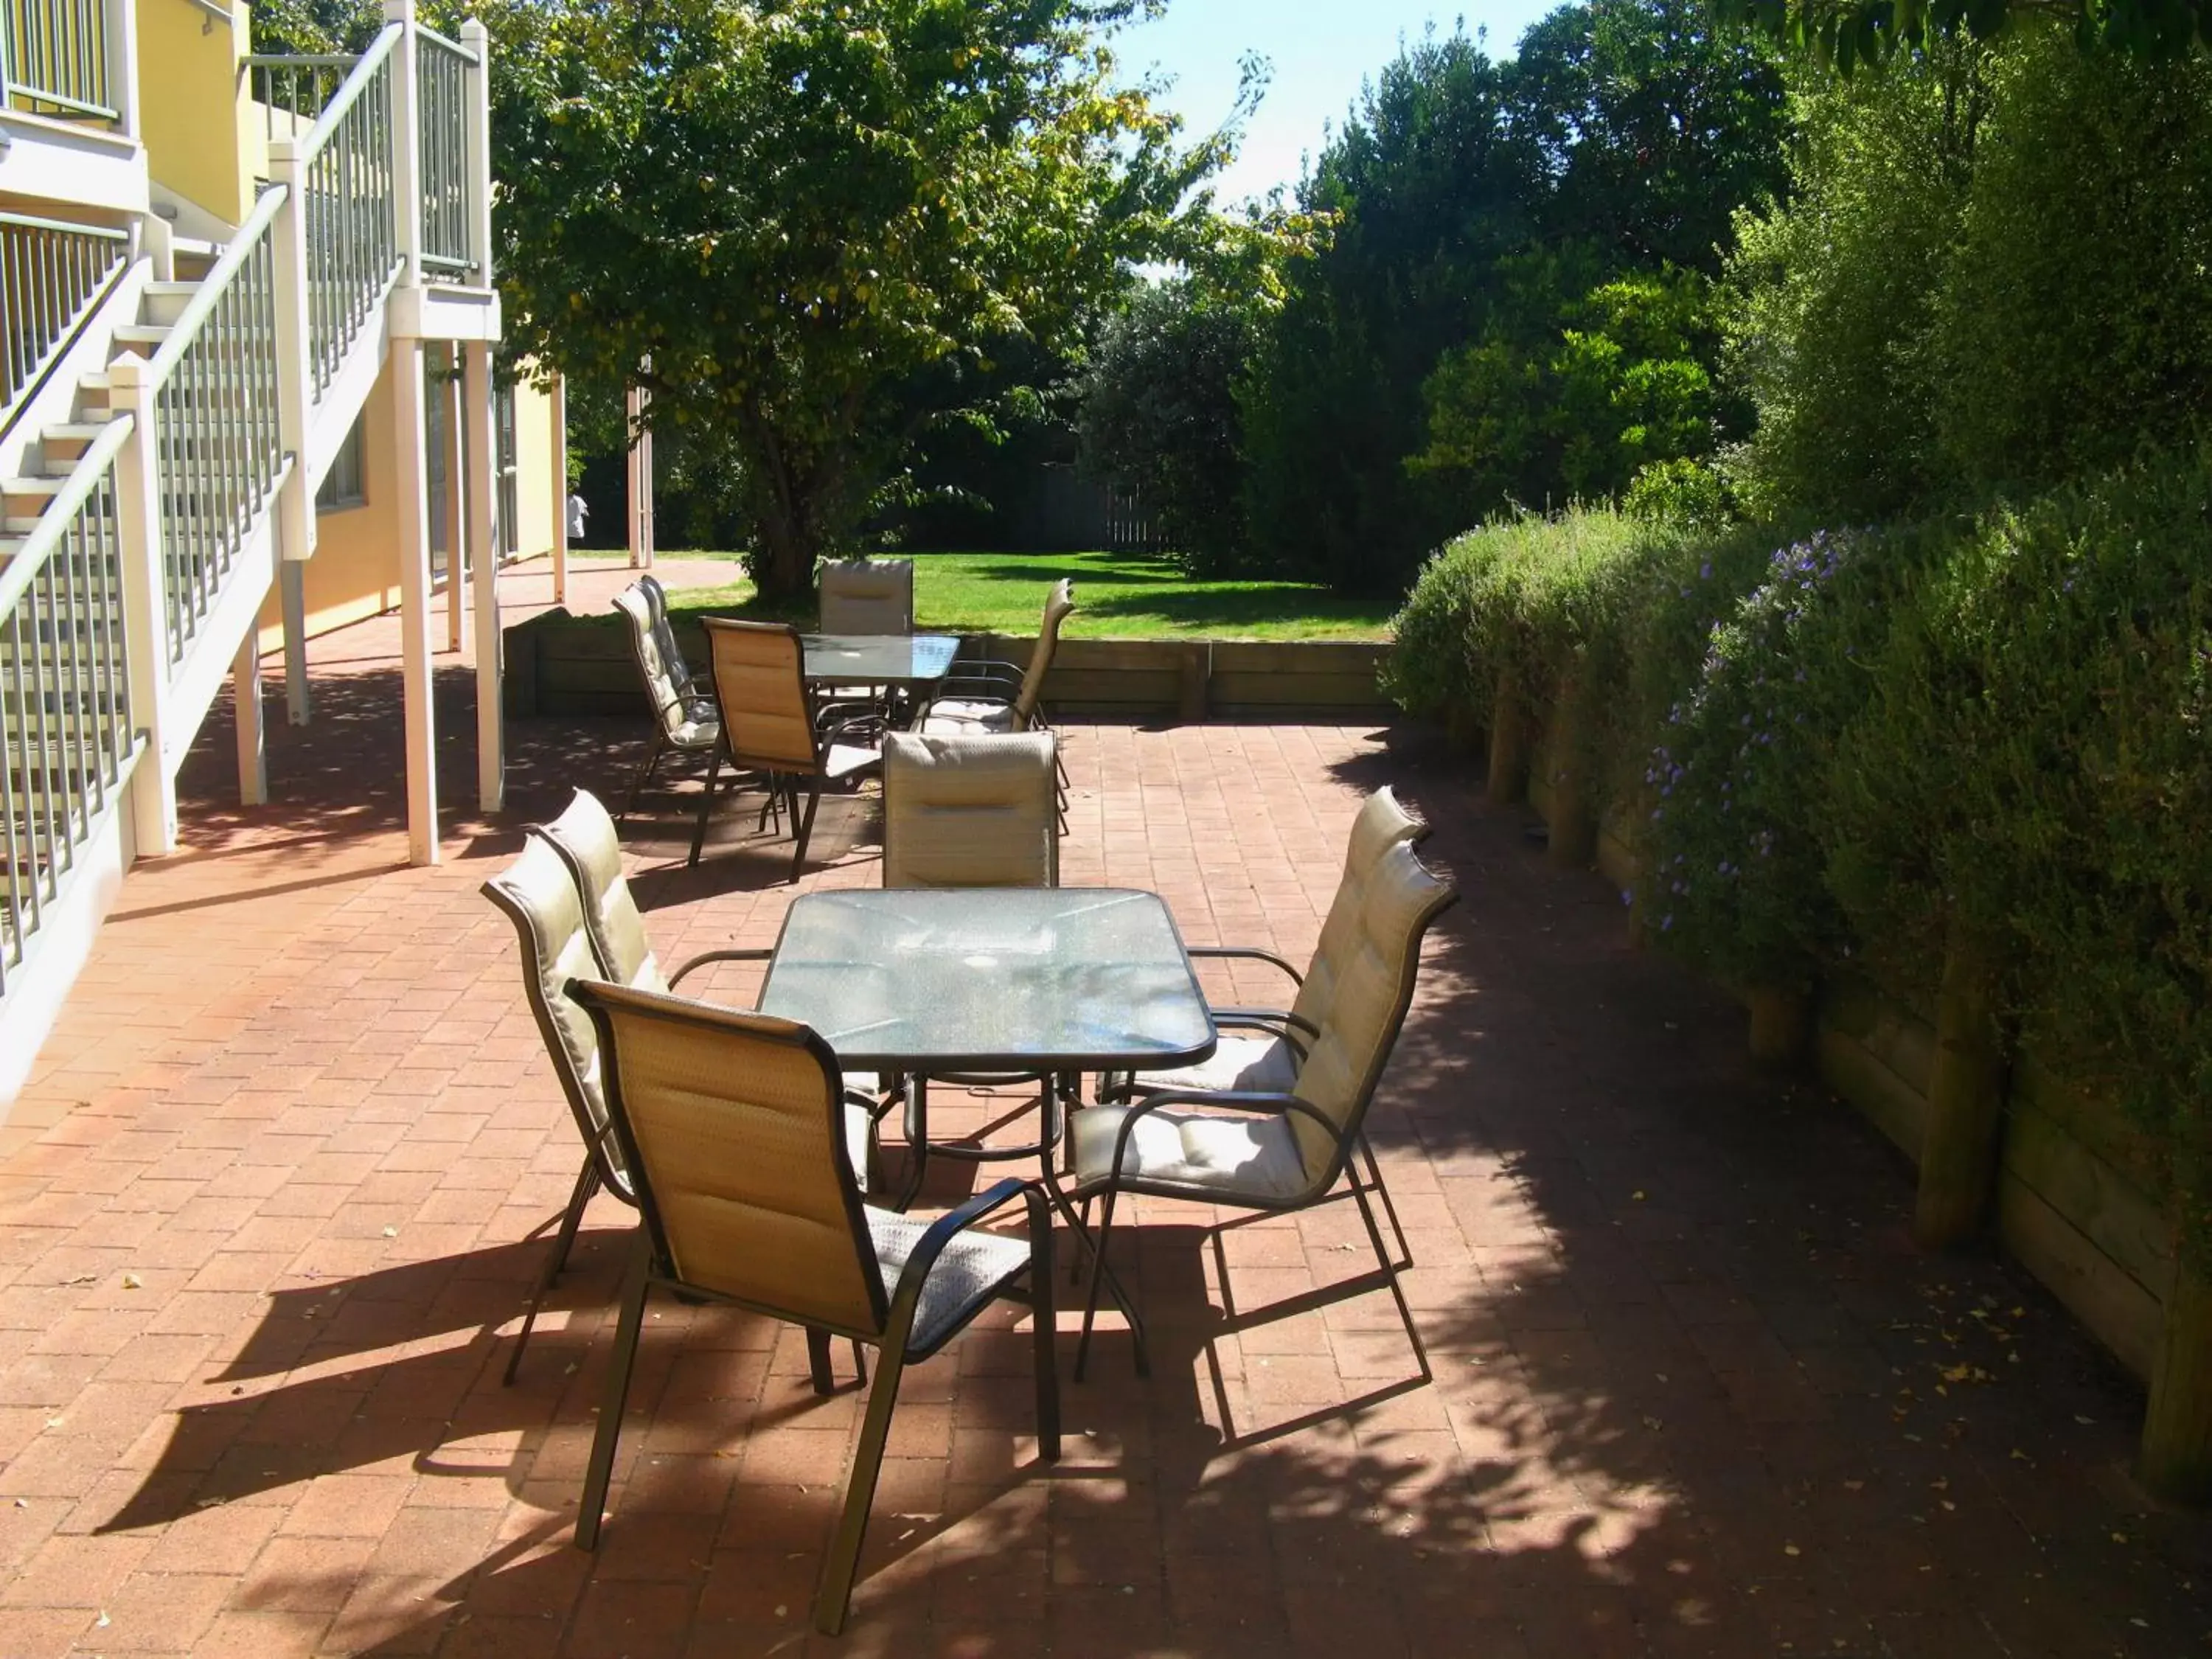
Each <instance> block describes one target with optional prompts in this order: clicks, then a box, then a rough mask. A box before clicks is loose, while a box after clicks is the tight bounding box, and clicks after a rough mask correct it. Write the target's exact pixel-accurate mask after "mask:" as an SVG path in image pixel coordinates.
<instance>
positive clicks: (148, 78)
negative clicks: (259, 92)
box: [138, 0, 264, 225]
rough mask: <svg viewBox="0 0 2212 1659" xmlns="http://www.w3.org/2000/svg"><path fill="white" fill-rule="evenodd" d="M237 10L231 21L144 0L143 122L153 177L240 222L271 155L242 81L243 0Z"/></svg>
mask: <svg viewBox="0 0 2212 1659" xmlns="http://www.w3.org/2000/svg"><path fill="white" fill-rule="evenodd" d="M231 12H232V21H231V22H230V23H229V24H228V26H225V25H224V24H222V23H220V22H217V21H216V20H215V19H214V18H212V17H210V15H208V14H207V13H206V12H204V11H202V10H201V9H199V8H198V7H197V6H189V5H184V4H180V3H179V0H138V64H139V68H138V123H139V132H140V136H141V138H142V139H143V143H145V146H146V167H147V172H148V174H149V176H150V177H151V178H152V179H153V181H154V182H155V184H157V185H162V186H163V187H165V188H167V189H168V190H173V191H175V192H176V193H177V194H178V195H179V196H181V197H184V198H185V200H186V201H188V202H192V203H195V204H197V205H199V206H200V207H203V208H205V209H206V210H208V211H209V212H210V213H212V214H213V215H215V216H216V218H218V219H221V220H222V221H223V222H225V223H227V224H233V225H235V224H238V223H240V222H243V221H244V219H245V218H246V215H247V214H248V213H250V212H251V211H252V205H253V197H252V191H253V179H254V176H255V174H256V173H258V172H259V171H260V170H261V168H262V167H263V166H264V161H263V150H262V146H261V143H260V138H261V132H260V128H259V126H258V125H257V116H258V111H257V110H256V107H255V106H254V105H253V103H252V100H249V99H248V98H247V97H246V95H245V89H244V88H243V86H242V84H241V81H240V70H241V64H240V60H241V59H243V58H245V56H246V52H248V50H250V48H249V46H248V45H247V42H248V40H249V39H250V38H251V37H250V26H249V22H248V18H247V8H246V4H245V3H244V0H231ZM203 24H211V25H212V26H213V27H210V28H208V29H207V30H206V32H205V33H202V30H201V26H202V25H203Z"/></svg>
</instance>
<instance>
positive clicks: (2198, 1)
mask: <svg viewBox="0 0 2212 1659" xmlns="http://www.w3.org/2000/svg"><path fill="white" fill-rule="evenodd" d="M1718 9H1719V11H1720V13H1721V15H1723V16H1726V17H1731V18H1735V19H1738V20H1741V21H1748V22H1751V23H1753V24H1754V25H1756V26H1757V27H1759V29H1760V30H1761V31H1762V32H1763V33H1765V34H1767V35H1768V36H1770V37H1771V38H1772V39H1774V40H1778V41H1781V42H1783V43H1784V44H1786V45H1787V46H1790V47H1791V48H1792V49H1793V50H1795V51H1797V52H1802V53H1805V54H1807V55H1808V56H1810V57H1811V58H1814V59H1815V60H1816V61H1817V62H1819V63H1820V64H1824V65H1826V64H1833V65H1834V66H1835V67H1836V68H1837V69H1838V70H1841V71H1842V72H1843V73H1844V75H1846V76H1848V75H1850V73H1851V71H1852V70H1854V69H1855V68H1856V67H1857V65H1859V64H1884V63H1887V61H1889V59H1890V58H1892V57H1893V56H1894V55H1895V54H1896V53H1898V52H1900V51H1904V52H1919V51H1922V50H1924V49H1925V48H1927V47H1929V46H1934V45H1936V43H1938V42H1940V41H1947V40H1953V41H1955V40H1964V39H1967V38H1969V37H1971V38H1973V39H1977V40H1984V41H1987V40H1996V39H1997V38H1998V37H1999V36H2000V35H2002V34H2005V33H2008V32H2010V31H2011V30H2013V29H2015V28H2016V27H2022V26H2024V25H2025V26H2028V27H2043V26H2045V25H2048V24H2051V23H2054V22H2056V23H2060V24H2063V25H2065V26H2067V27H2068V28H2069V31H2070V33H2072V34H2073V36H2074V38H2075V40H2076V41H2077V42H2078V43H2079V44H2080V45H2081V46H2084V47H2091V48H2099V49H2106V50H2113V51H2118V52H2126V53H2129V54H2130V55H2134V56H2139V57H2162V58H2170V57H2172V56H2174V55H2175V54H2177V53H2179V52H2181V51H2183V50H2184V49H2185V48H2186V47H2188V46H2192V45H2194V46H2204V45H2207V44H2212V3H2208V0H1720V3H1719V7H1718Z"/></svg>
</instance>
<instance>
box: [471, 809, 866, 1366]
mask: <svg viewBox="0 0 2212 1659" xmlns="http://www.w3.org/2000/svg"><path fill="white" fill-rule="evenodd" d="M526 833H527V835H528V837H529V839H528V840H526V842H524V844H523V848H522V854H521V856H520V857H519V858H517V859H516V860H515V861H514V862H513V864H512V865H510V866H507V869H506V870H504V871H502V872H501V873H500V874H498V875H496V876H494V877H493V878H491V879H490V880H489V881H487V882H486V883H485V884H483V893H484V896H485V897H487V898H489V900H490V901H491V902H493V903H494V904H495V905H496V906H498V907H499V908H500V909H501V911H503V912H505V913H506V915H507V918H508V920H510V921H513V923H514V927H515V933H516V934H517V936H518V938H519V940H520V945H521V951H522V970H523V988H524V992H525V994H526V996H527V997H528V999H529V1001H530V1011H531V1012H532V1015H534V1016H535V1017H536V1018H537V1021H538V1033H539V1035H540V1036H542V1037H543V1038H544V1042H545V1052H546V1054H547V1057H548V1058H549V1059H550V1060H552V1062H553V1071H554V1074H555V1076H556V1077H557V1078H558V1079H560V1083H561V1089H562V1094H563V1095H564V1096H566V1097H567V1098H568V1109H569V1112H570V1114H571V1115H573V1116H574V1119H575V1122H576V1129H577V1133H579V1134H580V1136H581V1137H582V1138H583V1141H584V1164H583V1168H582V1169H581V1170H580V1171H579V1172H578V1174H577V1176H576V1184H575V1186H574V1188H573V1189H571V1191H570V1193H569V1195H568V1208H567V1209H566V1210H565V1211H563V1212H562V1218H561V1229H560V1231H559V1233H558V1235H557V1236H556V1239H555V1241H554V1246H553V1250H552V1253H551V1255H550V1256H549V1257H548V1258H547V1261H546V1265H545V1269H544V1274H543V1276H542V1277H541V1278H540V1279H539V1280H538V1285H537V1287H536V1289H535V1290H534V1291H532V1293H531V1298H530V1305H529V1308H528V1310H527V1311H526V1313H525V1314H524V1316H523V1321H522V1328H521V1331H520V1334H518V1335H517V1337H516V1339H515V1344H514V1352H513V1353H511V1354H510V1355H508V1356H507V1374H506V1375H507V1381H508V1382H509V1383H512V1382H513V1380H514V1376H515V1372H516V1370H517V1369H518V1368H519V1367H520V1365H521V1364H522V1354H523V1351H524V1349H526V1347H528V1346H529V1344H530V1335H531V1332H532V1329H533V1328H535V1327H536V1325H537V1322H538V1312H539V1310H540V1309H541V1307H542V1306H543V1304H544V1298H545V1295H546V1292H547V1291H550V1289H551V1288H552V1286H553V1284H554V1281H555V1280H556V1279H558V1278H559V1277H560V1274H561V1270H562V1267H565V1266H566V1265H567V1263H568V1253H569V1250H570V1249H571V1247H572V1246H573V1245H574V1242H575V1237H576V1229H577V1227H578V1225H580V1223H581V1221H582V1219H583V1215H584V1210H585V1208H586V1206H587V1205H589V1204H590V1202H591V1200H592V1194H594V1193H596V1192H598V1191H599V1189H600V1188H603V1187H604V1188H605V1189H606V1190H607V1191H609V1192H611V1193H612V1194H614V1195H615V1196H616V1197H617V1198H618V1199H620V1200H622V1201H623V1203H625V1204H634V1203H635V1202H636V1200H635V1197H634V1196H633V1195H632V1193H631V1190H630V1184H629V1175H628V1173H627V1172H626V1171H625V1170H624V1169H623V1164H622V1155H621V1152H620V1149H619V1148H618V1146H617V1145H616V1143H615V1140H614V1139H613V1136H612V1133H611V1130H610V1129H609V1127H608V1119H607V1109H606V1099H605V1092H604V1091H603V1088H602V1086H601V1082H600V1077H599V1035H598V1032H597V1031H596V1030H594V1029H593V1027H592V1022H591V1020H590V1018H589V1017H588V1016H586V1014H585V1012H584V1011H583V1010H582V1009H581V1008H580V1007H578V1006H576V1004H575V1003H574V1002H573V1001H571V1000H569V998H568V993H567V989H566V987H567V986H568V983H569V981H572V980H577V979H611V980H613V981H617V983H620V984H623V985H629V986H634V987H637V988H639V989H642V990H650V991H666V990H668V989H669V988H670V987H671V985H672V984H675V983H679V982H681V981H683V980H684V978H685V977H686V976H687V975H690V974H691V973H692V972H693V971H695V970H696V969H700V968H702V967H704V966H706V965H707V964H708V963H714V962H751V961H759V960H764V959H765V958H766V957H768V956H769V952H768V951H751V950H744V951H707V952H706V953H704V954H703V955H701V956H696V957H692V958H691V960H690V961H689V962H687V963H684V965H683V966H682V967H681V968H679V969H677V970H676V974H675V977H674V979H673V980H671V979H669V978H668V977H666V976H665V975H663V974H662V972H661V969H660V964H659V962H658V961H657V960H656V959H655V957H654V956H653V946H652V945H651V943H650V941H649V940H648V939H647V937H646V932H645V921H644V918H643V917H642V916H641V915H639V914H638V908H637V903H636V901H635V899H634V898H633V897H632V896H631V894H630V890H629V881H628V879H627V878H625V877H624V875H623V863H622V847H621V843H620V842H618V841H617V838H616V835H615V824H614V820H613V819H612V818H611V817H608V816H607V810H606V808H605V806H603V805H600V804H599V799H598V798H597V797H596V796H593V795H592V794H589V793H586V792H585V791H583V790H578V791H577V792H576V798H575V799H574V800H573V801H571V802H570V803H569V805H568V810H567V811H564V812H562V814H561V816H560V817H557V818H556V819H554V820H553V822H552V823H545V824H532V825H531V826H529V829H528V830H527V832H526ZM871 1108H872V1102H870V1101H868V1100H866V1098H850V1099H848V1101H847V1103H846V1107H845V1151H846V1156H847V1158H848V1160H849V1161H850V1162H851V1164H852V1166H853V1169H854V1172H855V1174H856V1175H857V1176H859V1178H860V1180H862V1181H863V1182H866V1181H868V1180H869V1179H870V1176H871V1171H872V1164H873V1161H874V1155H875V1129H876V1117H875V1114H874V1112H873V1111H872V1109H871Z"/></svg>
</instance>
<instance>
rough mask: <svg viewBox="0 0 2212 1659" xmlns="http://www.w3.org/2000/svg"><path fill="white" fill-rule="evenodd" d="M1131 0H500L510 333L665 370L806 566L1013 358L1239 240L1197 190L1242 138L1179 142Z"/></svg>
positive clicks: (601, 374)
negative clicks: (1129, 55) (1105, 301)
mask: <svg viewBox="0 0 2212 1659" xmlns="http://www.w3.org/2000/svg"><path fill="white" fill-rule="evenodd" d="M1138 4H1139V0H964V3H949V0H661V3H659V4H656V5H653V6H649V7H641V6H632V5H629V4H627V3H618V0H557V3H552V4H550V5H549V4H545V3H541V0H507V3H506V4H505V6H504V8H503V9H504V11H505V13H506V15H504V16H503V17H501V18H498V19H495V20H493V21H494V27H495V33H496V35H497V37H498V38H499V39H500V40H501V46H502V52H501V55H500V57H499V58H498V59H497V60H496V61H497V63H498V64H499V65H500V66H501V67H500V72H499V73H498V74H497V75H496V76H495V88H494V109H493V129H494V148H495V170H496V172H497V174H498V176H499V178H500V180H501V196H500V200H499V203H498V207H497V214H496V217H497V224H498V232H499V241H500V248H499V253H500V260H501V272H500V282H501V294H502V297H503V300H504V301H505V303H506V306H507V328H508V333H509V337H510V341H511V343H513V344H514V345H515V346H516V347H517V348H518V349H520V351H522V352H524V353H526V354H527V355H528V356H531V357H532V358H533V359H535V360H536V361H537V362H540V363H543V364H544V365H546V366H548V367H550V368H557V369H559V370H561V371H562V372H563V373H566V374H570V375H572V376H575V377H577V378H580V379H587V380H595V381H598V382H600V383H603V384H617V383H619V382H620V381H622V380H623V379H624V378H626V377H630V376H635V377H636V378H638V379H639V380H641V381H642V382H643V383H644V384H645V385H647V386H649V387H650V388H651V390H652V391H653V411H654V412H653V419H654V422H655V423H656V424H659V423H662V422H668V423H672V424H674V425H675V426H677V427H678V428H684V429H685V430H686V431H687V432H691V433H698V434H704V435H705V436H704V437H703V438H702V439H701V440H699V442H700V444H701V446H702V447H707V446H713V447H718V448H719V450H720V453H721V454H722V455H723V456H724V457H726V463H725V465H726V476H727V477H728V479H729V483H730V488H731V489H732V493H733V495H734V496H735V498H736V499H737V501H738V502H739V503H740V504H741V506H742V509H743V516H744V520H745V521H746V523H747V525H748V526H749V528H750V533H751V538H752V556H753V570H754V574H755V576H756V578H757V580H759V581H760V582H761V584H762V586H763V588H764V589H766V590H767V591H769V592H771V593H778V592H791V591H793V590H795V589H797V588H799V587H801V586H805V584H806V583H807V582H809V581H810V580H811V574H812V568H813V565H814V562H815V561H816V559H817V556H821V555H823V554H824V553H827V552H831V551H835V550H840V549H842V548H844V547H846V546H848V545H849V544H851V542H852V540H853V538H854V536H855V534H856V533H857V528H858V526H859V525H860V522H861V520H862V519H863V518H864V516H865V515H866V512H867V510H868V508H869V507H870V505H871V503H872V501H874V499H875V498H876V497H877V495H878V490H879V488H880V486H881V485H882V484H883V483H884V481H885V479H886V478H887V477H890V476H891V475H892V474H893V473H894V471H895V470H896V465H897V463H898V461H899V459H900V457H901V455H902V452H903V451H904V449H905V447H907V445H908V442H909V441H910V440H911V439H912V438H913V436H914V435H915V434H916V433H917V432H918V431H920V430H921V429H922V428H924V427H925V426H927V424H928V423H929V422H931V421H933V419H938V418H941V417H942V416H943V414H944V412H945V410H947V409H948V408H957V407H961V406H963V405H965V404H969V402H970V398H969V393H971V392H973V391H974V389H975V386H977V384H978V383H979V382H980V381H981V380H984V379H985V378H987V376H988V375H989V374H990V373H991V370H992V368H993V364H994V358H995V357H996V356H998V355H999V354H1000V353H1001V352H1003V351H1005V350H1007V349H1012V346H1013V345H1014V343H1018V342H1019V343H1027V344H1030V345H1036V346H1042V347H1046V348H1050V347H1053V346H1054V345H1056V344H1057V343H1061V342H1064V341H1066V340H1068V339H1070V338H1071V337H1072V336H1073V330H1074V326H1075V324H1076V321H1077V319H1078V318H1079V316H1080V315H1081V314H1082V313H1083V312H1084V311H1085V308H1086V307H1087V306H1088V305H1089V304H1090V303H1091V301H1095V299H1096V298H1097V296H1098V295H1101V294H1102V293H1104V292H1108V291H1110V290H1111V289H1114V288H1115V286H1116V285H1117V284H1118V283H1120V282H1121V281H1122V280H1123V278H1122V276H1121V272H1122V270H1123V269H1124V267H1125V265H1126V264H1127V263H1128V262H1130V261H1133V260H1138V259H1143V258H1155V257H1160V256H1162V255H1164V254H1167V253H1170V252H1176V251H1178V250H1180V249H1182V248H1185V247H1187V246H1189V245H1192V244H1200V245H1205V244H1207V243H1209V242H1212V243H1215V244H1218V241H1219V240H1221V236H1220V234H1217V228H1216V222H1215V220H1214V219H1213V217H1212V214H1211V212H1210V205H1209V204H1208V202H1207V199H1206V196H1205V194H1204V193H1203V192H1202V191H1201V192H1198V193H1196V194H1192V193H1191V192H1192V187H1193V186H1194V185H1197V184H1198V183H1199V182H1200V180H1202V179H1204V178H1205V177H1206V175H1207V174H1208V173H1210V172H1212V170H1213V169H1214V168H1216V167H1218V165H1219V164H1220V163H1221V162H1222V161H1224V160H1225V156H1226V155H1227V152H1228V143H1229V141H1228V139H1227V137H1225V136H1223V135H1217V136H1215V137H1212V138H1209V139H1206V140H1204V141H1201V142H1200V143H1195V144H1193V145H1188V146H1186V145H1184V144H1182V143H1181V142H1180V141H1179V138H1178V123H1177V122H1176V119H1175V118H1173V117H1171V116H1169V115H1166V114H1164V113H1162V112H1159V111H1158V110H1156V109H1154V108H1153V107H1152V105H1151V103H1150V102H1149V100H1148V99H1147V98H1146V94H1144V93H1142V92H1140V91H1133V90H1129V89H1127V88H1121V87H1118V86H1116V85H1115V82H1114V81H1113V78H1112V76H1113V62H1112V58H1111V57H1110V55H1109V54H1108V53H1107V52H1104V51H1103V49H1102V48H1101V47H1100V46H1099V44H1098V40H1097V33H1098V31H1099V30H1100V29H1102V28H1103V27H1108V26H1110V25H1112V24H1114V23H1116V22H1118V21H1121V20H1123V19H1125V18H1127V17H1128V16H1129V15H1132V13H1133V11H1134V10H1135V9H1136V8H1137V6H1138ZM1187 198H1188V199H1187ZM648 365H649V366H648Z"/></svg>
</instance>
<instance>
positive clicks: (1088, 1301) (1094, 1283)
mask: <svg viewBox="0 0 2212 1659" xmlns="http://www.w3.org/2000/svg"><path fill="white" fill-rule="evenodd" d="M1114 1199H1115V1188H1112V1187H1109V1188H1107V1189H1106V1202H1105V1203H1104V1205H1103V1206H1101V1207H1100V1209H1099V1212H1098V1237H1097V1239H1095V1240H1094V1241H1092V1243H1091V1289H1090V1291H1088V1292H1087V1293H1086V1294H1085V1297H1084V1298H1083V1334H1082V1336H1081V1337H1079V1339H1078V1340H1077V1341H1076V1344H1075V1380H1076V1381H1077V1382H1079V1383H1080V1382H1081V1381H1083V1368H1084V1366H1085V1364H1088V1363H1089V1361H1090V1358H1091V1325H1092V1324H1093V1322H1096V1321H1097V1317H1098V1287H1099V1286H1100V1285H1103V1284H1104V1283H1105V1280H1106V1241H1107V1239H1108V1238H1109V1237H1111V1236H1112V1234H1113V1231H1114Z"/></svg>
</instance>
